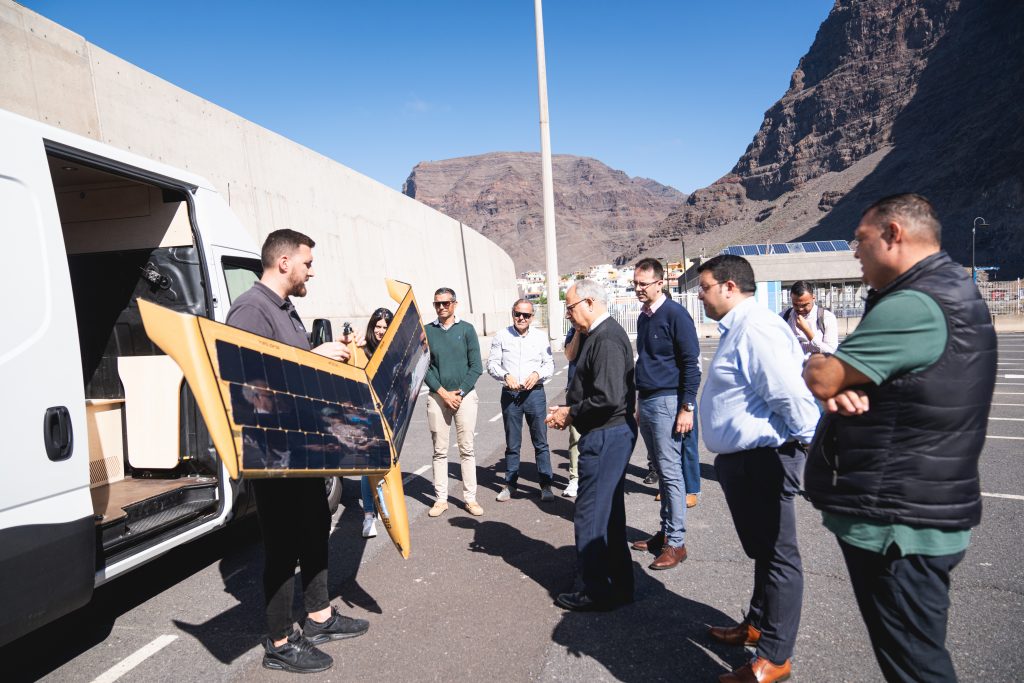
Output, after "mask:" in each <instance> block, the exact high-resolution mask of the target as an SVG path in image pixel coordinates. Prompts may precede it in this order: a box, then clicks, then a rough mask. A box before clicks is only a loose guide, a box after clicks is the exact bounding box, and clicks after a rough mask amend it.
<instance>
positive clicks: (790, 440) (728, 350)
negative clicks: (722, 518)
mask: <svg viewBox="0 0 1024 683" xmlns="http://www.w3.org/2000/svg"><path fill="white" fill-rule="evenodd" d="M697 270H698V272H699V273H700V292H699V293H698V294H699V296H700V299H701V301H702V302H703V303H704V310H705V312H706V313H707V315H708V317H709V318H711V319H713V320H717V321H719V322H718V330H719V332H720V333H721V338H720V340H719V343H718V350H717V351H716V352H715V357H714V358H713V359H712V361H711V365H710V367H709V368H708V377H707V381H706V383H705V385H704V393H703V395H702V397H701V401H700V429H701V435H702V436H703V437H704V444H705V445H706V446H707V448H708V450H710V451H712V452H715V453H718V454H719V455H718V457H717V458H715V472H716V474H717V475H718V482H719V483H720V484H721V486H722V492H723V493H724V494H725V500H726V502H727V503H728V505H729V512H730V513H731V514H732V520H733V524H734V525H735V527H736V533H737V535H738V536H739V538H740V543H741V545H742V546H743V551H744V552H745V553H746V555H747V557H750V558H751V559H753V560H754V563H755V564H754V592H753V595H752V596H751V598H750V607H749V609H748V611H747V615H746V618H745V619H744V620H743V623H741V624H739V625H738V626H732V627H712V628H711V630H710V635H711V637H712V638H714V639H715V640H718V641H719V642H722V643H725V644H728V645H737V646H743V645H751V646H755V647H756V657H755V658H754V660H753V661H751V662H748V663H747V664H744V665H743V666H741V667H739V668H738V669H736V670H735V671H733V672H732V673H728V674H724V675H722V676H721V677H720V678H719V680H720V681H721V682H722V683H740V682H753V681H758V682H759V683H772V682H773V681H780V680H784V679H786V678H788V677H789V675H790V672H791V669H792V664H791V661H790V658H791V657H792V655H793V646H794V645H795V644H796V634H797V630H798V629H799V627H800V607H801V602H802V601H803V587H804V580H803V566H802V564H801V562H800V549H799V548H798V547H797V539H796V511H795V508H794V499H795V497H796V495H797V493H798V492H799V490H800V477H801V473H802V472H803V469H804V461H805V460H806V457H807V444H808V443H809V442H810V440H811V437H813V436H814V428H815V426H816V425H817V422H818V417H819V415H820V413H819V410H818V405H817V403H815V401H814V397H813V396H811V393H810V391H809V390H808V389H807V386H806V385H805V384H804V383H803V381H802V378H801V374H800V373H801V367H802V365H803V352H802V351H801V349H800V345H799V343H798V342H797V340H796V337H794V336H793V333H792V332H791V331H790V329H789V326H788V325H786V323H785V321H784V320H782V318H780V317H779V316H778V315H776V314H775V313H773V312H772V311H769V310H768V309H767V308H765V307H764V306H762V305H760V304H759V303H757V301H755V300H754V296H753V295H754V291H755V289H756V284H755V281H754V270H753V268H751V266H750V263H749V262H748V261H747V260H746V259H744V258H742V257H740V256H733V255H730V254H723V255H720V256H716V257H715V258H713V259H711V260H709V261H707V262H705V263H703V264H701V266H700V267H699V268H698V269H697Z"/></svg>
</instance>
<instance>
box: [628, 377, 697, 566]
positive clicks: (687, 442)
mask: <svg viewBox="0 0 1024 683" xmlns="http://www.w3.org/2000/svg"><path fill="white" fill-rule="evenodd" d="M639 405H640V434H641V436H643V439H644V445H646V446H647V453H648V459H649V460H650V461H651V462H652V463H654V466H655V468H656V469H657V471H658V488H659V490H660V491H661V531H662V532H664V534H665V542H666V543H667V544H668V545H671V546H674V547H677V548H678V547H679V546H681V545H683V544H684V543H685V542H686V494H687V493H699V492H700V460H699V459H697V458H694V460H696V468H695V469H696V475H694V474H692V470H693V469H694V468H693V467H691V466H690V463H689V462H687V460H688V458H687V450H689V449H692V451H693V453H694V455H696V452H697V429H696V428H697V420H696V415H694V423H693V426H694V428H693V429H692V430H691V431H690V432H688V433H687V434H685V435H683V434H679V433H678V432H676V431H675V427H676V415H678V413H679V399H678V397H677V396H676V395H675V394H669V395H664V396H651V397H648V398H641V399H640V404H639ZM694 478H695V479H696V485H695V486H691V482H690V479H694ZM691 488H695V489H696V490H695V491H691Z"/></svg>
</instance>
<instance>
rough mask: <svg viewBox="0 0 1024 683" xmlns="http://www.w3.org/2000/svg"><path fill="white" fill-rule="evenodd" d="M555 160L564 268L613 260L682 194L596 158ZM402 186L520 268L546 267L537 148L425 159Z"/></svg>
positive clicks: (558, 157)
mask: <svg viewBox="0 0 1024 683" xmlns="http://www.w3.org/2000/svg"><path fill="white" fill-rule="evenodd" d="M552 166H553V174H554V191H555V225H556V226H557V231H558V265H559V270H560V271H561V272H563V273H567V272H571V271H573V270H576V269H578V268H584V267H587V266H591V265H594V264H597V263H605V262H608V261H611V260H612V259H614V258H615V257H616V256H617V255H619V254H622V253H623V252H624V251H627V250H628V249H629V248H630V247H631V246H632V245H634V244H635V243H636V242H637V240H638V239H639V238H640V237H642V236H643V235H646V234H648V233H649V232H651V230H652V229H653V228H655V227H656V226H658V225H660V224H661V223H662V221H664V219H665V218H666V217H667V216H668V214H669V212H671V211H672V210H673V209H675V208H676V207H678V206H679V205H680V204H682V203H683V202H684V201H685V200H686V195H684V194H683V193H681V192H679V191H678V190H676V189H674V188H672V187H668V186H666V185H662V184H660V183H657V182H655V181H653V180H650V179H647V178H631V177H629V176H627V175H626V174H625V173H623V172H622V171H616V170H614V169H611V168H609V167H608V166H606V165H604V164H602V163H601V162H600V161H597V160H596V159H589V158H586V157H576V156H568V155H555V156H554V158H553V159H552ZM402 191H403V192H404V193H405V194H406V195H408V196H410V197H413V198H415V199H418V200H419V201H421V202H423V203H424V204H427V205H428V206H432V207H433V208H435V209H437V210H438V211H441V212H442V213H445V214H447V215H449V216H451V217H452V218H455V219H456V220H459V221H461V222H463V223H465V224H466V225H468V226H470V227H472V228H475V229H477V230H478V231H480V233H481V234H483V235H485V236H486V237H487V238H489V239H491V240H493V241H495V242H497V243H498V244H499V245H500V246H501V247H502V248H503V249H505V251H507V252H508V253H509V255H510V256H511V257H512V258H513V260H514V261H515V264H516V270H517V271H519V272H522V271H525V270H536V269H543V268H544V210H543V200H542V191H541V160H540V154H538V153H526V152H495V153H491V154H481V155H479V156H472V157H462V158H458V159H446V160H444V161H424V162H421V163H419V164H417V165H416V167H415V168H413V170H412V173H410V174H409V178H408V179H407V180H406V181H405V185H404V186H403V188H402Z"/></svg>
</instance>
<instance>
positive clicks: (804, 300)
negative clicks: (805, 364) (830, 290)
mask: <svg viewBox="0 0 1024 683" xmlns="http://www.w3.org/2000/svg"><path fill="white" fill-rule="evenodd" d="M789 300H790V302H791V303H792V304H793V305H792V306H790V307H789V308H787V309H786V310H785V311H783V312H782V318H783V320H785V321H786V322H787V323H788V324H789V328H790V329H791V330H793V334H795V335H796V339H797V341H798V342H800V348H801V349H802V350H803V352H804V359H805V360H806V359H807V358H808V357H810V355H811V354H814V353H834V352H835V350H836V347H837V346H839V322H838V321H837V320H836V315H835V313H833V312H832V311H830V310H828V309H827V308H823V307H821V306H818V305H817V304H816V303H815V301H814V288H813V287H812V286H811V283H810V282H807V281H806V280H798V281H797V282H794V283H793V286H792V287H790V288H789Z"/></svg>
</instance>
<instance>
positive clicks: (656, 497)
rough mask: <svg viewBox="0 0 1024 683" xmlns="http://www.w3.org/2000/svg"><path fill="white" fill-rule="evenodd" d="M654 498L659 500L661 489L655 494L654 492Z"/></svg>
mask: <svg viewBox="0 0 1024 683" xmlns="http://www.w3.org/2000/svg"><path fill="white" fill-rule="evenodd" d="M654 500H655V501H659V500H661V491H658V493H656V494H655V496H654Z"/></svg>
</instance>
